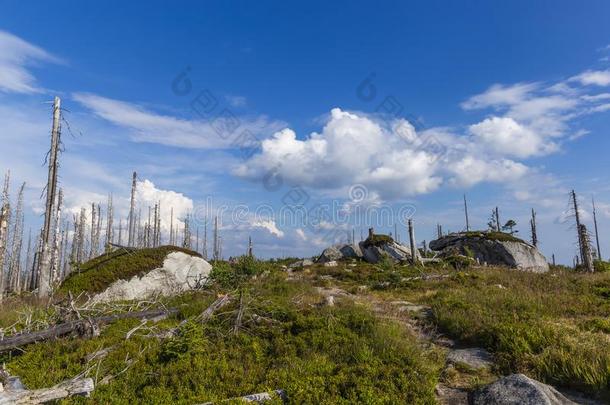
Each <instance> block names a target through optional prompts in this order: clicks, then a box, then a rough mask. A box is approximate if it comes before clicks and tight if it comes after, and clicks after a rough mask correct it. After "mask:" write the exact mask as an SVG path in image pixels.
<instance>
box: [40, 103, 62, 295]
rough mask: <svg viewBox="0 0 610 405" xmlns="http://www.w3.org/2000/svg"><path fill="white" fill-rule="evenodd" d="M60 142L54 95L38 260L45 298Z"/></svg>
mask: <svg viewBox="0 0 610 405" xmlns="http://www.w3.org/2000/svg"><path fill="white" fill-rule="evenodd" d="M60 142H61V100H60V99H59V97H55V102H54V103H53V129H52V131H51V150H50V151H49V157H48V160H49V174H48V179H47V189H46V191H47V196H46V205H45V215H44V226H43V228H42V258H41V260H40V270H39V271H38V273H39V282H38V296H39V297H40V298H45V297H48V296H49V295H51V292H52V291H51V288H52V286H51V265H52V263H51V260H52V249H53V247H52V246H51V242H52V241H51V227H52V225H53V221H54V218H53V217H54V216H55V201H56V192H57V171H58V167H59V161H58V155H59V149H60V147H59V146H60Z"/></svg>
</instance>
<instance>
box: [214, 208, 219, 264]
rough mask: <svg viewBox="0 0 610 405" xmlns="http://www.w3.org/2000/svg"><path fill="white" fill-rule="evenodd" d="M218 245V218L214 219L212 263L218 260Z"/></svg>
mask: <svg viewBox="0 0 610 405" xmlns="http://www.w3.org/2000/svg"><path fill="white" fill-rule="evenodd" d="M219 247H220V246H219V243H218V217H217V216H216V217H214V261H217V260H219V259H220V257H219V256H220V254H219Z"/></svg>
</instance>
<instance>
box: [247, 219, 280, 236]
mask: <svg viewBox="0 0 610 405" xmlns="http://www.w3.org/2000/svg"><path fill="white" fill-rule="evenodd" d="M252 226H253V227H254V228H261V229H265V230H266V231H267V232H269V233H270V234H271V235H274V236H277V237H278V238H283V237H284V232H283V231H281V230H280V229H279V228H278V227H277V225H276V224H275V221H274V220H272V219H267V220H263V219H259V220H256V221H253V222H252Z"/></svg>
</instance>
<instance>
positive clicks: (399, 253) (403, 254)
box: [360, 241, 411, 264]
mask: <svg viewBox="0 0 610 405" xmlns="http://www.w3.org/2000/svg"><path fill="white" fill-rule="evenodd" d="M360 249H362V254H363V256H364V260H366V261H367V262H369V263H373V264H374V263H378V262H379V261H380V260H381V259H382V257H384V256H386V257H389V258H390V259H391V260H393V261H394V262H404V261H407V260H410V259H411V251H410V249H409V248H408V247H406V246H403V245H401V244H398V243H396V242H394V241H389V242H387V243H383V244H375V245H371V244H367V243H366V241H364V242H360Z"/></svg>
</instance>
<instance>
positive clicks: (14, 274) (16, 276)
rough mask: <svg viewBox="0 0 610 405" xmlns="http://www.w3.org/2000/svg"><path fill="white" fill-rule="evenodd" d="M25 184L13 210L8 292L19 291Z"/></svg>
mask: <svg viewBox="0 0 610 405" xmlns="http://www.w3.org/2000/svg"><path fill="white" fill-rule="evenodd" d="M24 188H25V183H23V184H22V185H21V188H20V189H19V194H18V197H17V209H16V210H15V223H14V225H13V241H12V245H13V246H12V248H13V251H12V253H11V261H10V265H9V271H8V276H9V278H8V288H9V290H10V291H13V292H19V291H20V288H21V286H20V281H21V277H20V276H21V248H22V245H23V190H24Z"/></svg>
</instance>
